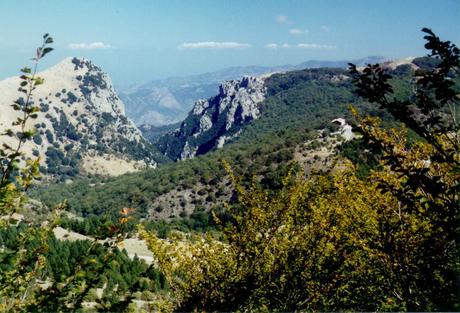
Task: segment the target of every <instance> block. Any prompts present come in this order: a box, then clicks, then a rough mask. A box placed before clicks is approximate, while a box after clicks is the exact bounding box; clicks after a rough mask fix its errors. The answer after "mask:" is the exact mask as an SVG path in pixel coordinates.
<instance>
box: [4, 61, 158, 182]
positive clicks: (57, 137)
mask: <svg viewBox="0 0 460 313" xmlns="http://www.w3.org/2000/svg"><path fill="white" fill-rule="evenodd" d="M38 75H39V76H40V77H42V78H44V80H45V83H44V84H43V85H40V86H38V87H37V89H36V90H35V91H34V98H33V101H34V103H35V105H37V106H39V107H40V109H41V113H39V115H38V118H37V119H36V120H32V121H31V123H30V125H29V127H31V128H35V129H36V132H37V135H36V136H35V137H34V140H33V141H32V142H28V144H27V145H26V150H27V151H26V152H27V154H29V155H34V156H40V157H41V158H42V160H44V162H45V163H46V166H43V167H42V170H43V172H45V173H47V174H50V175H57V176H60V175H70V176H74V175H77V174H79V173H80V172H88V173H98V174H109V175H111V174H122V173H124V172H127V171H134V170H136V169H141V168H145V167H146V166H155V165H156V162H155V160H154V159H155V157H154V148H153V147H152V146H151V145H150V144H149V143H148V142H147V141H146V140H145V139H144V138H143V137H142V134H141V132H140V131H139V130H138V129H137V127H136V126H135V125H134V123H132V122H131V121H130V120H129V119H128V118H126V116H125V115H124V105H123V102H122V101H121V100H120V98H119V97H118V95H117V93H116V91H115V89H114V87H113V85H112V81H111V79H110V77H109V76H108V75H107V74H106V73H105V72H103V71H102V69H101V68H100V67H98V66H96V65H94V64H93V63H92V62H91V61H90V60H87V59H83V58H66V59H64V60H63V61H62V62H60V63H58V64H56V65H55V66H53V67H51V68H49V69H47V70H45V71H43V72H41V73H39V74H38ZM18 86H19V79H18V78H16V77H13V78H9V79H6V80H4V81H1V82H0V94H1V95H2V98H1V99H0V111H1V112H2V114H0V131H1V130H4V129H7V128H9V127H10V125H11V121H12V120H14V119H15V117H16V116H17V114H18V113H17V112H16V111H14V110H13V109H12V108H11V106H10V104H11V103H13V101H14V100H16V99H18V98H19V97H20V96H21V95H20V94H19V93H18V91H17V89H18ZM1 139H2V140H6V139H4V138H1Z"/></svg>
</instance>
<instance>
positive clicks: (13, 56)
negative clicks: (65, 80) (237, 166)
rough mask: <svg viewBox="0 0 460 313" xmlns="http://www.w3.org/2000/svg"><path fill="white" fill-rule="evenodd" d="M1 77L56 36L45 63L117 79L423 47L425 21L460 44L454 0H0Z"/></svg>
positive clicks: (395, 54)
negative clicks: (81, 63) (88, 67)
mask: <svg viewBox="0 0 460 313" xmlns="http://www.w3.org/2000/svg"><path fill="white" fill-rule="evenodd" d="M0 26H1V29H2V31H1V33H2V35H1V36H0V58H1V62H0V73H1V75H0V79H4V78H6V77H9V76H14V75H17V73H18V69H19V68H21V67H22V66H23V65H27V62H28V61H29V59H30V57H31V56H32V55H33V51H34V47H36V46H37V43H39V42H40V39H41V35H43V34H44V33H50V34H51V35H52V36H53V37H54V38H55V44H54V48H55V52H54V53H53V54H52V55H51V56H50V57H49V58H48V60H46V62H44V64H42V65H41V69H45V68H47V67H49V66H51V65H54V64H56V63H58V62H60V61H61V60H62V59H64V58H65V57H68V56H77V57H85V58H88V59H90V60H92V61H93V62H94V63H96V64H97V65H100V66H101V67H102V68H103V69H104V71H106V72H108V73H109V74H110V76H111V77H112V79H113V81H114V83H115V85H118V86H127V85H130V84H133V83H144V82H147V81H150V80H153V79H159V78H165V77H170V76H184V75H191V74H199V73H204V72H208V71H215V70H219V69H222V68H225V67H230V66H245V65H264V66H275V65H284V64H297V63H301V62H304V61H307V60H344V59H357V58H362V57H366V56H370V55H378V56H384V57H388V58H401V57H406V56H415V55H424V54H425V52H424V48H423V38H422V34H421V32H420V29H421V28H422V27H429V28H432V29H433V30H434V31H435V32H436V34H438V35H439V36H440V37H441V38H449V39H450V40H452V41H453V42H454V43H455V44H458V43H459V42H460V33H459V32H458V29H460V1H455V0H443V1H426V0H422V1H416V0H410V1H395V0H391V1H388V0H387V1H365V0H360V1H339V0H336V1H332V0H331V1H308V2H307V1H300V0H295V1H289V2H283V1H275V0H269V1H261V0H258V1H250V2H249V1H242V0H236V1H232V2H224V1H211V0H206V1H205V0H203V1H193V2H192V1H187V2H185V1H179V0H172V1H147V0H134V1H129V2H128V1H119V0H113V1H110V0H100V1H90V0H80V1H76V0H72V1H70V0H69V1H57V0H49V1H33V0H26V1H20V2H18V1H13V0H5V1H2V2H1V3H0Z"/></svg>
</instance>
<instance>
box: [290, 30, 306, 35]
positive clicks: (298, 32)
mask: <svg viewBox="0 0 460 313" xmlns="http://www.w3.org/2000/svg"><path fill="white" fill-rule="evenodd" d="M306 33H308V29H299V28H291V29H290V30H289V34H291V35H302V34H306Z"/></svg>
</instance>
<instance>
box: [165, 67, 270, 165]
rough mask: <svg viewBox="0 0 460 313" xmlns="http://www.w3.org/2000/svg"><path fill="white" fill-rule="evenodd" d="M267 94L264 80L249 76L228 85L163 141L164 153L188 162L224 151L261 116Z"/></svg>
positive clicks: (223, 86)
mask: <svg viewBox="0 0 460 313" xmlns="http://www.w3.org/2000/svg"><path fill="white" fill-rule="evenodd" d="M265 93H266V88H265V86H264V79H263V78H257V77H252V76H245V77H243V78H242V79H241V80H230V81H226V82H224V83H223V84H222V85H220V87H219V93H218V94H217V95H216V96H215V97H212V98H209V99H208V100H198V101H197V102H196V103H195V106H194V107H193V110H192V111H191V112H190V113H189V115H188V117H187V118H186V119H185V120H184V121H183V122H182V124H181V126H180V128H179V129H178V130H176V131H174V132H172V133H170V134H167V135H165V136H163V137H161V138H160V139H159V142H158V147H159V149H160V151H161V152H163V153H164V154H165V155H166V156H168V157H169V158H171V159H174V160H177V159H180V160H184V159H189V158H193V157H194V156H196V155H200V154H205V153H206V152H208V151H210V150H212V149H214V148H221V147H222V146H223V145H224V144H225V143H226V142H227V141H229V140H231V139H232V138H233V137H236V136H238V134H239V131H240V129H241V127H243V126H244V125H245V124H247V123H249V122H250V121H251V120H253V119H256V118H257V117H258V116H259V113H260V109H259V105H260V104H261V103H262V101H263V100H264V99H265Z"/></svg>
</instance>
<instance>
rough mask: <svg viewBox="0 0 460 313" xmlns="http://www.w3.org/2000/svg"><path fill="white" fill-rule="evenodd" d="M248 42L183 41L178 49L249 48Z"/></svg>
mask: <svg viewBox="0 0 460 313" xmlns="http://www.w3.org/2000/svg"><path fill="white" fill-rule="evenodd" d="M249 47H251V45H250V44H247V43H239V42H231V41H227V42H216V41H201V42H184V43H183V44H181V45H180V46H179V47H178V48H179V49H242V48H249Z"/></svg>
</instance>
